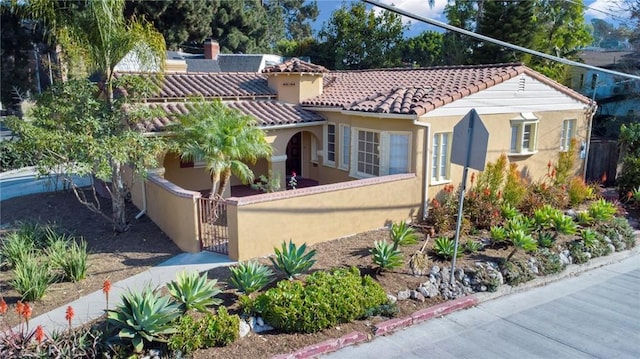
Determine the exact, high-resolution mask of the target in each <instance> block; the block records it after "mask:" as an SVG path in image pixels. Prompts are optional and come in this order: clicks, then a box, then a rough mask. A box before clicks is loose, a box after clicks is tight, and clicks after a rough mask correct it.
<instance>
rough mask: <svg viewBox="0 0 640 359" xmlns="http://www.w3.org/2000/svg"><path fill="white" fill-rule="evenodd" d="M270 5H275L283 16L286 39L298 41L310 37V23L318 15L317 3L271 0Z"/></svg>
mask: <svg viewBox="0 0 640 359" xmlns="http://www.w3.org/2000/svg"><path fill="white" fill-rule="evenodd" d="M270 3H275V4H277V6H279V7H280V9H281V11H282V13H283V14H284V21H285V26H286V30H287V31H286V32H287V34H286V35H287V39H290V40H297V41H300V40H303V39H306V38H309V37H311V36H312V29H311V23H310V21H315V20H316V19H317V18H318V15H319V14H320V11H319V10H318V2H317V1H311V2H307V1H305V0H271V1H270ZM278 40H279V39H278Z"/></svg>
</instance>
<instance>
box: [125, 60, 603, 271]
mask: <svg viewBox="0 0 640 359" xmlns="http://www.w3.org/2000/svg"><path fill="white" fill-rule="evenodd" d="M157 81H162V83H158V85H159V86H160V88H161V90H160V91H159V92H158V94H157V95H156V96H154V97H150V98H148V99H147V103H148V105H149V106H152V107H160V108H162V109H163V110H164V111H165V113H166V114H167V115H166V117H163V118H156V119H151V120H149V121H147V122H144V123H141V124H139V128H140V130H141V131H145V132H148V133H152V134H156V135H163V134H165V135H167V134H168V133H166V132H165V127H166V126H167V124H169V123H170V122H171V121H172V120H171V118H172V115H173V114H175V113H182V112H184V111H188V108H189V101H190V99H192V98H193V96H200V97H203V98H205V99H212V98H219V99H222V100H223V101H224V102H225V103H226V104H227V105H228V106H229V107H231V108H235V109H238V110H240V111H242V112H245V113H247V114H250V115H252V116H254V117H255V118H256V119H257V120H258V123H259V125H260V127H261V128H262V129H263V130H264V131H265V133H266V136H267V139H268V141H269V143H270V144H271V145H272V147H273V154H272V156H271V157H270V158H267V159H264V160H261V161H259V162H258V163H256V165H255V166H254V167H253V170H254V172H255V174H256V176H259V175H261V174H267V173H268V172H269V171H271V173H273V174H278V175H279V176H280V179H281V188H283V189H285V188H286V181H287V176H288V175H290V174H291V172H293V171H295V172H296V173H297V176H298V178H304V179H309V180H311V181H312V182H313V183H317V184H318V185H317V186H313V187H307V188H298V189H295V190H283V191H280V192H275V193H266V194H260V195H250V196H241V195H242V194H241V193H240V192H241V191H240V190H241V189H242V187H238V186H239V185H241V183H239V182H238V181H237V179H233V180H232V183H231V188H230V191H229V192H227V193H228V198H227V199H226V201H225V203H224V205H221V206H218V207H216V208H215V209H212V206H211V204H207V203H208V202H207V201H208V200H207V199H206V198H205V197H203V194H202V193H203V192H204V191H207V190H208V189H209V188H210V187H211V182H210V181H211V180H210V177H209V174H208V172H207V171H206V169H205V168H204V167H203V166H202V165H203V164H201V163H198V161H195V163H182V162H181V161H180V159H179V157H178V156H177V155H176V154H174V153H166V154H165V155H164V158H163V159H162V161H161V164H162V167H161V168H158V169H154V170H152V171H151V173H150V174H149V175H148V176H147V177H146V179H145V180H143V181H141V180H139V179H135V180H134V181H133V183H132V184H131V185H130V188H131V192H132V198H133V201H134V203H135V204H136V205H137V206H138V207H140V208H141V209H142V210H144V211H145V212H146V213H147V215H148V216H149V217H150V218H151V219H152V220H153V221H154V222H155V223H157V224H158V225H159V226H160V227H161V228H162V229H163V230H164V231H165V233H167V235H169V236H170V237H171V238H172V239H173V240H174V241H175V242H176V243H177V244H178V245H179V246H180V248H182V249H183V250H185V251H199V250H201V249H202V248H203V247H204V248H208V249H212V250H217V251H222V252H227V253H228V255H229V256H230V257H231V258H233V259H236V260H244V259H248V258H252V257H256V256H263V255H268V254H270V253H272V251H273V247H274V246H278V245H279V244H280V243H281V242H282V241H284V240H288V239H293V240H294V241H296V242H299V243H302V242H306V243H308V244H312V243H317V242H321V241H326V240H330V239H334V238H338V237H343V236H347V235H350V234H354V233H358V232H362V231H366V230H371V229H375V228H381V227H383V226H385V225H388V224H389V223H391V222H394V221H400V220H411V219H415V218H422V217H424V216H425V215H428V213H426V209H427V204H428V203H429V200H430V199H431V198H433V197H434V196H436V194H438V192H440V191H441V190H442V188H443V186H444V185H446V184H454V185H456V186H457V185H459V182H460V180H461V176H462V167H461V166H459V165H455V164H451V162H450V156H451V150H452V149H451V143H452V131H453V127H454V126H455V125H456V124H457V123H458V121H460V119H461V118H462V117H463V116H464V115H465V114H467V113H468V112H469V111H470V110H471V109H475V110H476V111H477V112H478V114H479V115H480V117H481V118H482V120H483V122H484V124H485V126H486V127H487V129H488V131H489V134H490V135H489V136H490V137H489V146H488V151H487V161H494V160H495V159H497V158H498V157H499V156H500V155H501V154H503V153H504V154H506V155H507V156H508V158H509V160H510V161H511V162H516V163H518V165H519V168H520V169H522V171H523V173H525V174H526V175H528V176H530V177H531V178H532V179H534V180H536V179H539V178H541V177H542V176H543V175H544V174H545V173H546V171H547V167H546V165H547V162H548V161H549V160H555V159H556V158H557V155H558V152H559V151H564V150H566V149H567V146H568V144H569V142H570V140H571V138H576V139H577V140H578V143H579V144H581V145H584V144H585V143H586V142H587V141H588V136H589V126H590V120H591V117H590V116H591V114H592V113H593V110H594V109H593V106H594V105H593V104H592V103H591V101H590V99H589V98H587V97H584V96H582V95H580V94H579V93H577V92H575V91H573V90H571V89H569V88H567V87H565V86H562V85H560V84H559V83H557V82H555V81H552V80H550V79H549V78H546V77H544V76H543V75H541V74H539V73H537V72H535V71H533V70H531V69H529V68H527V67H526V66H524V65H522V64H496V65H481V66H457V67H435V68H424V69H374V70H358V71H329V70H327V69H325V68H324V67H321V66H317V65H314V64H310V63H306V62H303V61H300V60H297V59H293V60H289V61H286V62H284V63H282V64H277V65H274V66H271V67H267V68H265V69H264V70H263V72H262V73H197V74H194V73H167V74H165V76H164V78H163V79H162V80H157ZM169 135H170V134H169ZM212 210H215V211H218V212H217V213H216V216H212V215H211V211H212ZM211 218H217V220H215V223H211V222H212V221H210V219H211ZM212 238H213V239H212ZM211 241H213V242H211Z"/></svg>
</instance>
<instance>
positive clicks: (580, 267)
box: [272, 230, 640, 359]
mask: <svg viewBox="0 0 640 359" xmlns="http://www.w3.org/2000/svg"><path fill="white" fill-rule="evenodd" d="M635 234H636V240H637V241H640V230H636V231H635ZM638 255H640V244H638V245H636V246H635V247H633V248H631V249H629V250H625V251H622V252H614V253H611V254H610V255H608V256H605V257H597V258H593V259H590V260H589V261H588V262H587V263H584V264H571V265H568V266H567V267H566V268H565V269H564V270H563V271H562V272H561V273H558V274H554V275H550V276H545V277H540V278H536V279H534V280H531V281H529V282H526V283H524V284H522V285H519V286H516V287H513V286H510V285H507V284H505V285H502V286H500V288H499V289H498V290H497V291H496V292H493V293H489V292H485V293H474V294H471V295H467V296H464V297H461V298H458V299H454V300H450V301H447V302H444V303H441V304H437V305H434V306H433V307H429V308H425V309H421V310H418V311H416V312H414V313H413V314H411V315H410V316H407V317H403V318H394V319H390V320H387V321H384V322H381V323H378V324H376V325H375V326H374V330H373V334H374V336H376V337H378V336H383V335H386V334H390V333H393V332H395V331H397V330H400V329H403V328H406V327H409V326H412V325H415V324H418V323H421V322H424V321H427V320H430V319H433V318H436V317H442V316H445V315H447V314H451V313H453V312H456V311H458V310H462V309H467V308H470V307H473V306H476V305H478V304H480V303H483V302H486V301H489V300H493V299H496V298H500V297H503V296H506V295H510V294H515V293H520V292H524V291H526V290H528V289H531V288H536V287H542V286H545V285H547V284H549V283H553V282H557V281H559V280H562V279H565V278H568V277H573V276H577V275H580V274H581V273H583V272H587V271H590V270H592V269H596V268H600V267H603V266H606V265H609V264H613V263H618V262H621V261H623V260H625V259H627V258H630V257H633V256H638ZM368 340H369V336H368V335H366V334H364V333H362V332H358V331H354V332H351V333H349V334H347V335H344V336H342V337H340V338H337V339H329V340H325V341H323V342H321V343H318V344H313V345H309V346H306V347H304V348H301V349H299V350H297V351H295V352H293V353H290V354H280V355H276V356H273V357H272V359H307V358H312V357H315V356H316V355H321V354H327V353H331V352H335V351H338V350H340V349H342V348H344V347H347V346H350V345H355V344H361V343H364V342H366V341H368Z"/></svg>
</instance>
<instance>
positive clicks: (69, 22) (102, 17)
mask: <svg viewBox="0 0 640 359" xmlns="http://www.w3.org/2000/svg"><path fill="white" fill-rule="evenodd" d="M23 5H24V9H25V14H26V15H28V16H29V17H30V18H32V19H35V20H39V21H41V22H42V23H43V24H44V26H46V27H47V29H48V31H50V32H51V33H53V34H54V37H55V40H56V42H57V44H59V45H60V47H61V48H62V51H63V53H64V54H65V55H66V59H67V61H68V65H69V67H70V68H73V69H81V70H82V71H79V72H78V73H84V74H85V75H86V74H90V73H98V74H99V75H100V77H101V81H100V86H98V87H95V86H93V87H91V86H88V85H87V84H78V83H77V82H72V83H70V84H66V85H65V86H59V87H57V88H56V89H54V90H53V91H52V92H50V93H48V94H46V95H45V96H43V97H42V98H41V99H40V100H39V101H38V104H37V107H36V110H35V112H34V115H33V116H34V118H35V120H34V122H33V125H32V126H30V123H29V122H18V121H14V122H13V125H14V126H15V127H16V128H15V129H16V131H19V133H23V135H21V137H22V136H24V139H25V141H31V142H32V143H33V146H35V147H36V148H41V149H42V151H41V152H42V154H41V156H42V157H41V158H40V159H39V162H38V167H39V168H40V169H42V170H52V169H54V168H55V167H63V168H64V169H67V170H70V169H72V168H76V167H74V164H75V166H78V167H77V170H78V171H79V172H80V173H87V172H88V171H93V172H94V174H95V176H96V177H97V178H100V179H104V180H106V181H110V184H109V187H108V189H109V192H110V195H111V206H112V216H111V221H112V222H113V225H114V230H116V231H118V232H121V231H126V230H127V229H128V228H129V225H128V223H127V221H126V216H125V197H126V195H127V192H128V191H127V189H126V188H125V184H124V172H125V166H126V165H131V166H133V168H134V169H136V170H137V171H140V172H144V168H146V167H145V166H143V165H144V164H146V163H147V162H150V161H149V160H148V159H149V157H153V155H154V151H152V150H154V149H155V148H156V146H155V145H154V142H153V141H151V140H150V139H148V140H145V139H144V137H141V134H139V133H138V132H136V131H135V130H132V129H131V122H132V121H133V120H135V119H136V113H137V111H135V109H134V107H132V106H131V105H129V104H128V103H127V102H128V101H132V100H134V98H133V97H134V95H136V94H140V95H143V94H144V93H146V92H148V91H149V90H152V89H150V88H149V87H148V85H147V83H146V82H144V81H142V80H140V81H134V80H133V79H134V78H132V77H124V78H123V79H122V80H116V79H115V78H114V68H115V66H116V65H117V64H118V63H119V62H120V61H121V60H122V59H123V58H124V57H125V55H128V54H132V55H133V56H134V57H135V58H137V59H138V62H139V65H140V67H141V69H142V70H152V71H154V70H155V71H158V70H162V68H163V66H164V58H165V46H164V39H163V38H162V35H161V34H160V33H158V32H157V31H156V30H155V29H154V28H153V25H151V24H150V23H148V22H146V21H144V19H138V18H132V19H130V20H126V19H125V17H124V13H123V10H124V0H86V1H84V2H82V3H81V6H78V7H77V8H76V9H77V10H78V11H74V12H72V13H70V14H67V13H64V12H61V11H60V6H61V5H60V4H58V3H56V2H55V1H52V0H31V1H24V3H23ZM60 13H62V14H61V15H60V16H59V17H58V14H60ZM125 79H126V80H125ZM116 83H117V84H118V85H119V86H124V87H125V88H129V91H128V92H127V93H128V94H129V96H128V97H124V96H121V98H119V99H118V98H114V96H113V89H114V85H116ZM97 89H100V91H96V90H97ZM69 92H71V93H69ZM74 92H77V93H74ZM52 97H53V98H52ZM62 99H64V101H66V102H64V101H63V100H62ZM79 102H80V103H79ZM125 105H126V107H123V106H125ZM125 109H126V111H125ZM147 115H148V114H147ZM53 119H56V121H57V122H58V123H57V124H56V123H51V121H52V120H53ZM126 119H128V121H127V120H126ZM86 121H89V123H88V124H87V123H86ZM56 131H57V132H56ZM83 131H84V132H83ZM49 132H51V133H49ZM82 133H86V134H87V136H88V137H85V136H81V134H82ZM51 136H56V137H53V139H54V140H52V137H51ZM77 139H82V140H83V141H85V142H86V143H84V144H83V143H76V142H74V141H77ZM55 141H61V142H60V144H61V146H63V147H62V148H59V149H58V150H54V149H53V147H54V146H52V149H50V150H48V149H47V148H46V146H44V147H38V146H43V145H42V144H47V143H51V144H53V143H55ZM131 151H134V152H131ZM68 179H69V181H71V177H68ZM71 185H72V188H75V186H73V183H71ZM76 195H77V196H78V199H79V200H80V201H81V202H82V203H83V204H85V205H86V206H87V207H88V208H89V209H91V210H92V211H94V212H98V213H102V212H101V209H100V205H99V201H98V200H97V197H96V196H93V199H94V200H93V201H92V200H90V198H87V197H83V196H82V195H81V192H80V191H76Z"/></svg>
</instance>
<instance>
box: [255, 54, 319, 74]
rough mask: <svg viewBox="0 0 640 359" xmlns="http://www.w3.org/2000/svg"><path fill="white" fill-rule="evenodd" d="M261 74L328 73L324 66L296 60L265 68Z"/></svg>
mask: <svg viewBox="0 0 640 359" xmlns="http://www.w3.org/2000/svg"><path fill="white" fill-rule="evenodd" d="M262 72H266V73H274V72H307V73H323V72H329V70H327V69H326V68H325V67H324V66H320V65H315V64H312V63H309V62H305V61H302V60H300V59H297V58H295V57H294V58H292V59H289V60H287V61H285V62H283V63H281V64H277V65H273V66H268V67H265V68H264V69H263V70H262Z"/></svg>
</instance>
